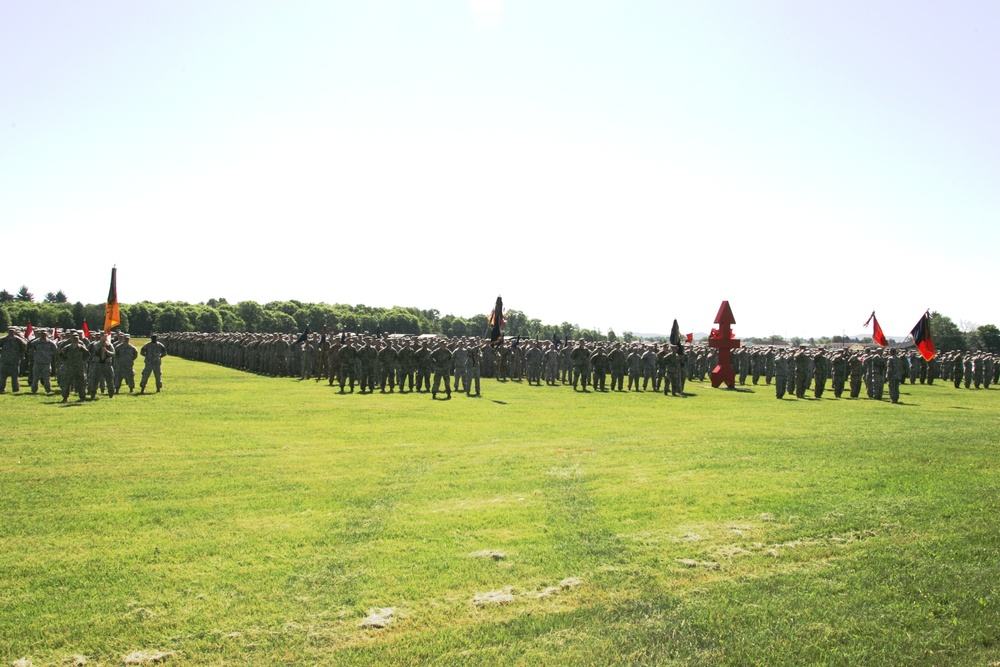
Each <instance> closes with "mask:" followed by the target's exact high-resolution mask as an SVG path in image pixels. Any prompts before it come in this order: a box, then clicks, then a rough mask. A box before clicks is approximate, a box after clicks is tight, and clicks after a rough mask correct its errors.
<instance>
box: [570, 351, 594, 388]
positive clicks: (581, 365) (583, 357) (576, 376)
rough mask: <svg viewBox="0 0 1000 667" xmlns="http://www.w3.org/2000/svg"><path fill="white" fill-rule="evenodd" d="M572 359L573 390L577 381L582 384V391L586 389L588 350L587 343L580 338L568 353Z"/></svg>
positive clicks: (588, 365) (588, 364) (588, 363)
mask: <svg viewBox="0 0 1000 667" xmlns="http://www.w3.org/2000/svg"><path fill="white" fill-rule="evenodd" d="M570 356H571V359H572V360H573V391H576V385H577V382H581V383H582V384H583V391H587V371H588V369H589V367H590V352H589V351H588V350H587V343H586V341H584V340H580V342H579V343H577V344H576V347H575V348H573V353H572V354H571V355H570Z"/></svg>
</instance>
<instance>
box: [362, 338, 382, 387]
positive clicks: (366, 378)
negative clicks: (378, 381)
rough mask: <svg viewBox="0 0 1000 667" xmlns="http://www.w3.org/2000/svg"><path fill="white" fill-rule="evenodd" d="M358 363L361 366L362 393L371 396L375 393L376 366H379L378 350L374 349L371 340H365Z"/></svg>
mask: <svg viewBox="0 0 1000 667" xmlns="http://www.w3.org/2000/svg"><path fill="white" fill-rule="evenodd" d="M358 361H359V362H360V364H361V380H360V383H359V384H360V386H361V392H360V393H362V394H365V393H368V394H371V393H373V392H374V391H375V366H376V364H378V350H376V349H375V348H374V347H372V341H371V338H365V343H364V345H362V346H361V348H360V349H359V350H358Z"/></svg>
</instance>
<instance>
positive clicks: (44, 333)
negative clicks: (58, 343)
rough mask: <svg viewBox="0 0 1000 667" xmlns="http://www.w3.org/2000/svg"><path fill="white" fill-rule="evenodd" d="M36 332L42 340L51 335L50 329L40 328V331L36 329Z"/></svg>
mask: <svg viewBox="0 0 1000 667" xmlns="http://www.w3.org/2000/svg"><path fill="white" fill-rule="evenodd" d="M35 333H36V334H37V335H38V337H39V338H41V339H42V340H45V339H46V338H48V337H49V332H48V331H46V330H45V329H39V330H38V331H36V332H35Z"/></svg>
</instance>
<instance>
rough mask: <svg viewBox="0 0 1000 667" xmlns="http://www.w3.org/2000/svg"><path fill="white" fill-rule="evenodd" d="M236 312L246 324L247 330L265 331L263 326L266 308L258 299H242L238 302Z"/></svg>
mask: <svg viewBox="0 0 1000 667" xmlns="http://www.w3.org/2000/svg"><path fill="white" fill-rule="evenodd" d="M236 314H237V315H239V316H240V319H241V320H243V322H244V323H245V324H246V328H247V331H250V332H257V331H265V329H262V328H261V323H262V322H263V320H264V309H263V308H262V307H261V305H260V304H259V303H257V302H256V301H240V302H239V303H238V304H236Z"/></svg>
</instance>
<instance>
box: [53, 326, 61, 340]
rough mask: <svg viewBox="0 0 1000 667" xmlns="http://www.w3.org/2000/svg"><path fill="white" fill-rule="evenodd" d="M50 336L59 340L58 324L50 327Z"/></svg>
mask: <svg viewBox="0 0 1000 667" xmlns="http://www.w3.org/2000/svg"><path fill="white" fill-rule="evenodd" d="M52 338H53V339H55V340H59V326H58V325H57V326H54V327H52Z"/></svg>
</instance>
